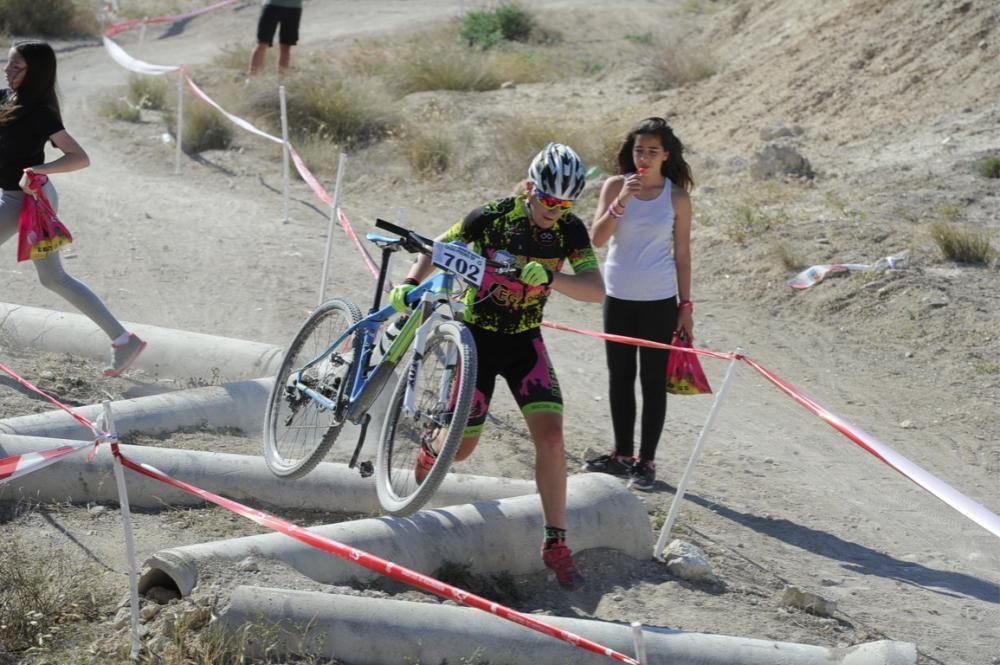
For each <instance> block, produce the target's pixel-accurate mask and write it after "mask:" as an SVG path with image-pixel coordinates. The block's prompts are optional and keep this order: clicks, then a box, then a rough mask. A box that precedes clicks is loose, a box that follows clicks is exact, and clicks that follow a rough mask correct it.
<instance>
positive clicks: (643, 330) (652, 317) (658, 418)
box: [637, 298, 677, 462]
mask: <svg viewBox="0 0 1000 665" xmlns="http://www.w3.org/2000/svg"><path fill="white" fill-rule="evenodd" d="M642 306H643V309H644V310H645V315H644V316H641V317H639V318H638V319H637V321H638V323H639V335H638V336H639V337H641V338H643V339H648V340H651V341H653V342H661V343H663V344H669V343H670V341H671V339H672V338H673V334H674V329H675V328H676V327H677V300H676V299H675V298H668V299H666V300H655V301H651V302H648V303H642ZM669 356H670V352H669V351H668V350H666V349H651V348H649V347H640V348H639V385H640V386H641V389H642V425H641V427H640V439H639V459H641V460H645V461H647V462H652V461H653V460H654V459H655V457H656V446H657V445H658V444H659V442H660V435H661V433H662V432H663V423H664V421H665V420H666V416H667V360H668V358H669Z"/></svg>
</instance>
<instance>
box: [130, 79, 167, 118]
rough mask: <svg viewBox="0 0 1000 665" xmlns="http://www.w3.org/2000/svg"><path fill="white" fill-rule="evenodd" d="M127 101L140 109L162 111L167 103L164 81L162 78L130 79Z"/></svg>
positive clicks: (165, 83) (165, 82)
mask: <svg viewBox="0 0 1000 665" xmlns="http://www.w3.org/2000/svg"><path fill="white" fill-rule="evenodd" d="M128 100H129V101H130V102H132V104H134V105H135V106H136V107H137V108H140V109H153V110H157V111H160V110H163V109H164V108H165V107H166V102H167V81H166V79H165V78H164V77H163V76H132V77H130V78H129V80H128Z"/></svg>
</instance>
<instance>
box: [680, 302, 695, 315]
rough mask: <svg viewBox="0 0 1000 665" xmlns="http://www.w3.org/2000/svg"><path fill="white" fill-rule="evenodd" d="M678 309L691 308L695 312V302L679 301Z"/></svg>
mask: <svg viewBox="0 0 1000 665" xmlns="http://www.w3.org/2000/svg"><path fill="white" fill-rule="evenodd" d="M677 309H678V310H682V309H689V310H691V313H692V314H694V303H693V302H691V301H690V300H682V301H680V302H679V303H677Z"/></svg>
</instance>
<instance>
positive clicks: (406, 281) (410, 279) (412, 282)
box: [403, 277, 420, 286]
mask: <svg viewBox="0 0 1000 665" xmlns="http://www.w3.org/2000/svg"><path fill="white" fill-rule="evenodd" d="M403 284H409V285H410V286H420V280H419V279H414V278H413V277H407V278H406V279H404V280H403Z"/></svg>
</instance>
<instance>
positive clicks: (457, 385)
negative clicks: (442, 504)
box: [375, 321, 476, 515]
mask: <svg viewBox="0 0 1000 665" xmlns="http://www.w3.org/2000/svg"><path fill="white" fill-rule="evenodd" d="M408 384H409V385H410V386H411V390H412V393H413V397H414V406H415V410H414V411H413V413H407V412H406V410H405V409H404V406H405V404H404V399H405V397H406V392H407V385H408ZM475 390H476V343H475V341H474V340H473V339H472V333H470V332H469V330H468V328H466V327H465V326H464V325H462V324H460V323H457V322H455V321H445V322H443V323H441V324H439V325H438V326H437V327H436V328H435V329H434V331H433V332H432V333H431V334H430V336H429V337H428V338H427V344H426V348H425V349H424V354H423V358H416V357H414V358H413V359H412V360H411V361H410V363H409V364H408V365H407V366H406V367H405V369H404V371H403V374H402V376H401V377H400V379H399V382H398V383H397V384H396V388H395V390H394V391H393V394H392V398H391V399H390V401H389V408H388V410H387V412H386V416H385V422H384V424H383V426H382V435H381V436H380V437H379V445H378V456H377V457H376V461H375V487H376V489H377V491H378V499H379V503H380V504H381V505H382V509H383V510H384V511H385V512H387V513H389V514H390V515H408V514H410V513H412V512H414V511H415V510H419V509H420V508H421V507H422V506H423V505H424V504H425V503H427V500H428V499H430V498H431V496H432V495H433V494H434V492H435V491H436V490H437V488H438V486H439V485H440V484H441V481H442V480H444V477H445V475H447V473H448V470H449V469H450V468H451V463H452V460H454V458H455V453H456V452H457V451H458V447H459V445H461V443H462V437H463V435H464V431H465V425H466V423H467V422H468V420H469V410H470V409H471V407H472V398H473V396H474V394H475ZM431 445H433V446H434V449H435V450H437V456H436V457H433V458H431V457H429V456H427V455H426V453H425V454H424V455H423V458H424V462H425V464H423V465H420V468H419V470H418V456H421V453H420V451H421V447H422V446H431ZM431 459H433V461H432V462H431V461H430V460H431ZM431 463H432V464H433V466H430V464H431ZM428 467H429V468H428ZM420 476H422V477H421V478H420V479H419V480H418V477H420Z"/></svg>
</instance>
